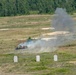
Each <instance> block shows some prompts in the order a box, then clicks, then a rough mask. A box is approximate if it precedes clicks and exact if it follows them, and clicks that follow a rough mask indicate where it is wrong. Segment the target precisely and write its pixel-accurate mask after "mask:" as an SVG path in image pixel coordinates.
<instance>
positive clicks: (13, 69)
mask: <svg viewBox="0 0 76 75" xmlns="http://www.w3.org/2000/svg"><path fill="white" fill-rule="evenodd" d="M51 19H52V16H51V15H27V16H15V17H1V18H0V29H1V28H2V29H3V28H4V29H6V28H9V30H0V72H1V71H2V72H3V73H11V74H12V73H14V74H15V73H16V74H28V75H76V71H75V70H76V41H74V42H73V44H70V45H66V46H62V47H59V48H58V49H57V51H55V52H47V53H46V52H45V53H36V54H34V53H26V52H24V53H20V52H19V53H18V52H17V51H15V48H16V46H17V45H18V44H19V43H21V42H24V41H25V40H26V39H27V38H28V37H32V38H34V37H39V36H40V35H41V34H43V33H47V32H50V31H51V30H47V31H42V30H41V28H44V27H50V26H51V23H50V22H51ZM37 54H39V55H40V57H41V61H40V62H36V55H37ZM54 54H57V55H58V61H57V62H54V61H53V56H54ZM14 55H17V56H18V58H19V62H18V63H14V62H13V57H14Z"/></svg>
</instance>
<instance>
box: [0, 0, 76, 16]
mask: <svg viewBox="0 0 76 75" xmlns="http://www.w3.org/2000/svg"><path fill="white" fill-rule="evenodd" d="M57 7H60V8H65V9H66V10H67V12H69V13H73V12H76V0H0V16H15V15H24V14H26V15H27V14H32V13H31V12H33V13H34V12H35V13H36V14H46V13H49V14H52V13H54V11H55V10H56V8H57Z"/></svg>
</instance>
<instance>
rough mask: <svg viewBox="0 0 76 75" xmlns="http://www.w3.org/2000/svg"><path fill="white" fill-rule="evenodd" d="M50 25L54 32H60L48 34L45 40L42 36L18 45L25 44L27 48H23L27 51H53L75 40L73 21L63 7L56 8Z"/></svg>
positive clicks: (75, 30)
mask: <svg viewBox="0 0 76 75" xmlns="http://www.w3.org/2000/svg"><path fill="white" fill-rule="evenodd" d="M51 26H52V27H53V28H54V32H61V34H57V35H54V36H51V35H50V39H49V40H47V41H46V40H43V38H44V37H43V38H41V39H37V40H35V41H31V42H29V44H28V45H27V44H26V42H25V43H22V44H20V45H21V46H23V45H24V46H25V45H27V46H28V49H27V50H25V51H27V52H33V53H35V52H36V53H38V52H52V51H55V50H56V49H57V48H58V47H59V46H62V45H65V44H66V43H68V42H70V41H73V40H76V35H75V32H76V29H75V28H76V27H75V22H74V21H73V19H72V17H71V16H70V15H68V14H67V12H66V10H65V9H62V8H57V9H56V11H55V15H54V17H53V20H52V25H51ZM64 31H65V32H66V33H65V34H63V33H64ZM51 38H52V39H51Z"/></svg>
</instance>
